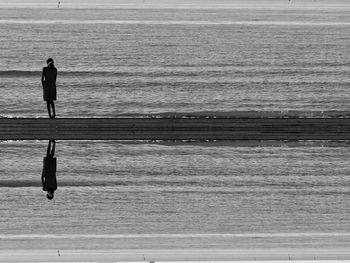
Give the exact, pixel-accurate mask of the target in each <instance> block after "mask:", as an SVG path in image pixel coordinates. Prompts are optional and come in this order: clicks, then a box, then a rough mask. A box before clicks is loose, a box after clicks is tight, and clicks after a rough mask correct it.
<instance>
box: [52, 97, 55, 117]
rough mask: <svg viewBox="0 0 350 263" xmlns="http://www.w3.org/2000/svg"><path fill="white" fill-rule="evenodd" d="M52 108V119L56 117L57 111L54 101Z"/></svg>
mask: <svg viewBox="0 0 350 263" xmlns="http://www.w3.org/2000/svg"><path fill="white" fill-rule="evenodd" d="M51 107H52V118H55V117H56V111H55V103H54V102H53V100H52V101H51Z"/></svg>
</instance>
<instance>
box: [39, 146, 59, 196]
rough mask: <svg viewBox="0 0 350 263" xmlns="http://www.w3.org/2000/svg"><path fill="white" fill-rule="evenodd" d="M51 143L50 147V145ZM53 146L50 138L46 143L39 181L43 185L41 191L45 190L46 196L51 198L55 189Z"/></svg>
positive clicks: (55, 162) (55, 165) (55, 166)
mask: <svg viewBox="0 0 350 263" xmlns="http://www.w3.org/2000/svg"><path fill="white" fill-rule="evenodd" d="M51 144H52V147H51ZM55 146H56V142H55V141H54V140H50V141H49V144H48V145H47V153H46V157H44V161H43V173H42V175H41V183H42V185H43V191H47V194H46V197H47V198H48V199H50V200H51V199H53V196H54V192H55V191H56V189H57V180H56V169H57V161H56V157H54V155H55Z"/></svg>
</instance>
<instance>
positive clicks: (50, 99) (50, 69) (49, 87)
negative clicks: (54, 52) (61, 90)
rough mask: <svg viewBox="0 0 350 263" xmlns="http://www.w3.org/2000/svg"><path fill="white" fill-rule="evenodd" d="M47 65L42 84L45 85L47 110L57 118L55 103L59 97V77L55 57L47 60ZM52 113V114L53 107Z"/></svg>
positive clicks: (51, 116)
mask: <svg viewBox="0 0 350 263" xmlns="http://www.w3.org/2000/svg"><path fill="white" fill-rule="evenodd" d="M46 63H47V67H44V68H43V73H42V75H41V84H42V86H43V97H44V100H45V101H46V105H47V111H48V113H49V117H50V118H55V116H56V112H55V103H54V101H55V100H56V97H57V92H56V78H57V69H56V68H55V66H54V64H53V59H52V58H49V59H48V60H47V61H46ZM50 107H51V108H52V114H51V108H50Z"/></svg>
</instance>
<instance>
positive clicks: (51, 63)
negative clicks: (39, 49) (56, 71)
mask: <svg viewBox="0 0 350 263" xmlns="http://www.w3.org/2000/svg"><path fill="white" fill-rule="evenodd" d="M46 64H47V66H48V67H53V66H54V65H53V59H52V58H48V59H47V60H46Z"/></svg>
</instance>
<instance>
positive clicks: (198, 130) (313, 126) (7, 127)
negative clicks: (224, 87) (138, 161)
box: [0, 118, 350, 141]
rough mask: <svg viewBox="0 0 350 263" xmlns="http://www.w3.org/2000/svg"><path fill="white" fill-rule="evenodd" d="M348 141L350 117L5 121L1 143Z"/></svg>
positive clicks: (1, 123)
mask: <svg viewBox="0 0 350 263" xmlns="http://www.w3.org/2000/svg"><path fill="white" fill-rule="evenodd" d="M49 139H56V140H203V141H205V140H243V141H250V140H292V141H296V140H350V118H62V119H61V118H58V119H47V118H1V119H0V140H49Z"/></svg>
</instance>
